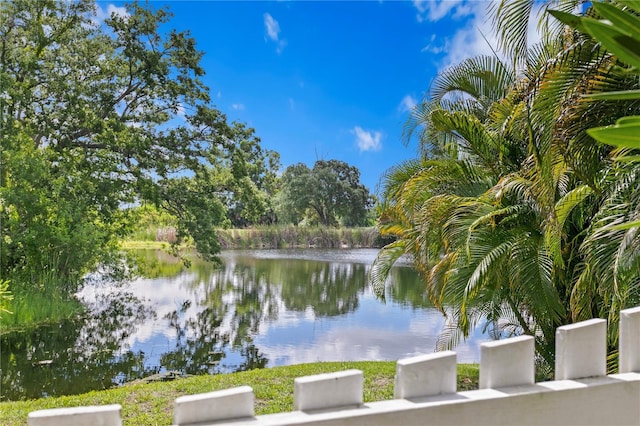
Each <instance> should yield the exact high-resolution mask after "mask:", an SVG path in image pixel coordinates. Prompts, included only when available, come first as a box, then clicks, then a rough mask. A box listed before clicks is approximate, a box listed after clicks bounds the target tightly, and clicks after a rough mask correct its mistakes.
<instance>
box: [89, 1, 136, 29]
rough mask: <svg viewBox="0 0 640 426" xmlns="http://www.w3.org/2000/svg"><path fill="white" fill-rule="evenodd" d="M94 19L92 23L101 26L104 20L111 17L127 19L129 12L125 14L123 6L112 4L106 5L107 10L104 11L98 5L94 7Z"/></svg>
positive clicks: (125, 9)
mask: <svg viewBox="0 0 640 426" xmlns="http://www.w3.org/2000/svg"><path fill="white" fill-rule="evenodd" d="M95 7H96V9H95V10H96V19H95V20H94V23H95V24H96V25H101V24H102V23H103V22H104V20H105V19H107V18H110V17H111V15H116V16H120V17H122V18H128V17H129V16H131V15H129V12H127V8H126V7H124V6H116V5H114V4H109V5H107V10H104V9H103V8H102V7H100V6H99V5H96V6H95Z"/></svg>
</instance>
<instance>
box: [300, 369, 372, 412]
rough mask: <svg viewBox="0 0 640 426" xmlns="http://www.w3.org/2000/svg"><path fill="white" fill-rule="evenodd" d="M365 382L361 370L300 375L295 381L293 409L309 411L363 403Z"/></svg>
mask: <svg viewBox="0 0 640 426" xmlns="http://www.w3.org/2000/svg"><path fill="white" fill-rule="evenodd" d="M363 382H364V376H363V375H362V371H360V370H346V371H341V372H338V373H327V374H317V375H315V376H306V377H299V378H297V379H295V380H294V383H293V409H294V410H300V411H307V410H321V409H325V408H336V407H344V406H353V405H362V386H363Z"/></svg>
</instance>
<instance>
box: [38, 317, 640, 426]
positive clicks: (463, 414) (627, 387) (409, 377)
mask: <svg viewBox="0 0 640 426" xmlns="http://www.w3.org/2000/svg"><path fill="white" fill-rule="evenodd" d="M606 330H607V324H606V321H605V320H601V319H593V320H589V321H584V322H581V323H577V324H572V325H567V326H564V327H560V328H558V330H557V331H556V365H555V369H556V380H554V381H550V382H541V383H535V382H534V341H533V338H532V337H530V336H520V337H515V338H512V339H506V340H501V341H496V342H489V343H484V344H483V345H482V346H481V351H480V389H479V390H475V391H467V392H458V393H456V354H455V352H451V351H447V352H439V353H434V354H431V355H424V356H419V357H415V358H409V359H403V360H400V361H398V364H397V367H396V381H395V398H396V399H393V400H388V401H378V402H371V403H366V404H364V403H363V400H362V386H363V376H362V372H361V371H359V370H349V371H343V372H338V373H331V374H321V375H317V376H308V377H302V378H298V379H296V380H295V382H294V410H295V411H292V412H288V413H279V414H269V415H263V416H255V414H254V394H253V390H252V389H251V388H250V387H248V386H243V387H239V388H234V389H229V390H224V391H218V392H211V393H207V394H200V395H192V396H183V397H180V398H178V399H176V401H175V407H174V423H175V424H176V425H195V424H198V425H214V424H215V425H233V426H239V425H256V426H257V425H323V426H328V425H465V424H466V425H485V424H486V425H511V424H516V425H640V307H637V308H634V309H627V310H624V311H622V312H621V319H620V347H619V349H620V358H619V365H620V373H619V374H613V375H608V376H607V375H606ZM120 408H121V407H120V406H119V405H108V406H102V407H79V408H63V409H53V410H42V411H35V412H32V413H30V414H29V424H30V425H31V426H44V425H47V426H49V425H65V426H74V425H103V426H111V425H121V424H122V421H121V417H120Z"/></svg>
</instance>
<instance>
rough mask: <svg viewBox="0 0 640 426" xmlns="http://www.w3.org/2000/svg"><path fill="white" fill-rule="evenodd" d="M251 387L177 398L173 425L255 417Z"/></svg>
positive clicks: (180, 425)
mask: <svg viewBox="0 0 640 426" xmlns="http://www.w3.org/2000/svg"><path fill="white" fill-rule="evenodd" d="M254 399H255V398H254V395H253V389H251V387H250V386H240V387H237V388H233V389H227V390H221V391H216V392H209V393H203V394H198V395H187V396H181V397H179V398H176V403H175V408H174V412H173V423H174V424H176V425H179V426H182V425H188V424H193V423H201V422H214V421H220V420H229V419H237V418H247V417H254Z"/></svg>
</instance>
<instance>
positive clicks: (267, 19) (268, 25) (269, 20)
mask: <svg viewBox="0 0 640 426" xmlns="http://www.w3.org/2000/svg"><path fill="white" fill-rule="evenodd" d="M264 27H265V29H266V30H267V36H268V37H269V38H270V39H271V40H273V41H278V34H279V33H280V24H278V21H276V20H275V19H273V16H271V15H270V14H268V13H265V14H264Z"/></svg>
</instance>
